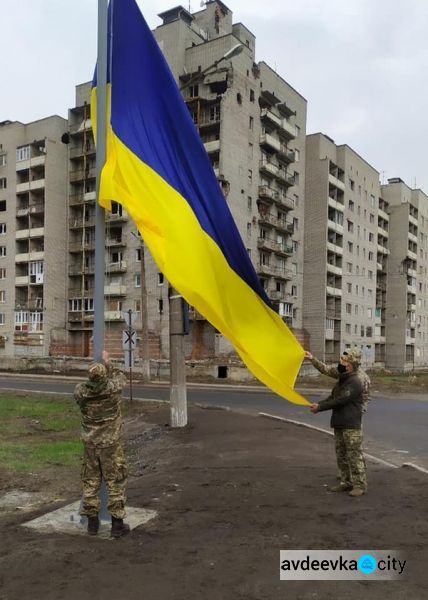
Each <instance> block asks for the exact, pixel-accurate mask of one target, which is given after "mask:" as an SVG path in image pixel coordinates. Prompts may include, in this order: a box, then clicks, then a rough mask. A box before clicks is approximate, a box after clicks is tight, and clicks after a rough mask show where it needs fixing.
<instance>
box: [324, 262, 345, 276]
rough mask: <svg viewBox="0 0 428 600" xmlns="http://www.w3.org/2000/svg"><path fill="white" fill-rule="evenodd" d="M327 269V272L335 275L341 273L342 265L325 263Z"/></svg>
mask: <svg viewBox="0 0 428 600" xmlns="http://www.w3.org/2000/svg"><path fill="white" fill-rule="evenodd" d="M327 271H328V272H329V273H334V274H335V275H342V267H337V266H336V265H331V264H330V263H327Z"/></svg>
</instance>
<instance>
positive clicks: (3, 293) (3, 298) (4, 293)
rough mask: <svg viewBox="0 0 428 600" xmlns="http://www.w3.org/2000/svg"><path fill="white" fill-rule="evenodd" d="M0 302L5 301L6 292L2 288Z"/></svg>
mask: <svg viewBox="0 0 428 600" xmlns="http://www.w3.org/2000/svg"><path fill="white" fill-rule="evenodd" d="M0 302H1V303H4V302H6V292H5V291H4V290H0Z"/></svg>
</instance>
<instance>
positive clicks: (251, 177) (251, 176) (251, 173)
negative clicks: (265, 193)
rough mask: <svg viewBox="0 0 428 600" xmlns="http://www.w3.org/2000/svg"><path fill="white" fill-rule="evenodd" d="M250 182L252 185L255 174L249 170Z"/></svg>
mask: <svg viewBox="0 0 428 600" xmlns="http://www.w3.org/2000/svg"><path fill="white" fill-rule="evenodd" d="M248 181H249V182H250V183H252V181H253V172H252V170H251V169H248Z"/></svg>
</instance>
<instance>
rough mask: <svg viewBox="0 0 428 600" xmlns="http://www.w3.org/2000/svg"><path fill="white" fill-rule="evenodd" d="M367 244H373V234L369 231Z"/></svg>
mask: <svg viewBox="0 0 428 600" xmlns="http://www.w3.org/2000/svg"><path fill="white" fill-rule="evenodd" d="M369 242H374V234H373V233H372V232H371V231H369Z"/></svg>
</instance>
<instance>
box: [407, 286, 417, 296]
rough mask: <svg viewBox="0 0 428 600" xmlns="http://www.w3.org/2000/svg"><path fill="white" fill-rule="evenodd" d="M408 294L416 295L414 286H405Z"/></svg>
mask: <svg viewBox="0 0 428 600" xmlns="http://www.w3.org/2000/svg"><path fill="white" fill-rule="evenodd" d="M407 293H408V294H416V285H407Z"/></svg>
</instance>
